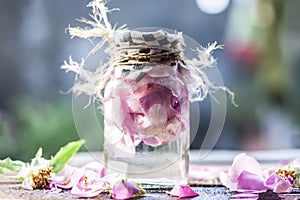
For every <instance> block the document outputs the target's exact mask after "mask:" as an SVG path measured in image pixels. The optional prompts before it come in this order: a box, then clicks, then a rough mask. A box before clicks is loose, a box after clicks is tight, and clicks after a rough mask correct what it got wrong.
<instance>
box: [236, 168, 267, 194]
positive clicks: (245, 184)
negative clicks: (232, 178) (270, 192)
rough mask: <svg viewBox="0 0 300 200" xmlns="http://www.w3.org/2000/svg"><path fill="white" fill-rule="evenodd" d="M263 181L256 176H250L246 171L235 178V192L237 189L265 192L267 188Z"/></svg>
mask: <svg viewBox="0 0 300 200" xmlns="http://www.w3.org/2000/svg"><path fill="white" fill-rule="evenodd" d="M264 182H265V179H264V178H262V177H260V176H258V175H257V174H252V173H251V172H248V171H243V172H242V173H241V174H240V176H239V177H238V178H237V187H236V189H237V191H238V190H239V189H243V190H255V191H266V190H267V187H266V186H265V185H264Z"/></svg>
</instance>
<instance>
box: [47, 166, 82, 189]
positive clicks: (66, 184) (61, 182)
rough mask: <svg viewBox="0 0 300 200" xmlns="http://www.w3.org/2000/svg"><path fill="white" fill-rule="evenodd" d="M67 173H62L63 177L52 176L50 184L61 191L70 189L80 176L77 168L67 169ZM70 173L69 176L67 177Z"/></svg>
mask: <svg viewBox="0 0 300 200" xmlns="http://www.w3.org/2000/svg"><path fill="white" fill-rule="evenodd" d="M68 169H69V170H70V171H69V172H66V171H65V172H64V174H66V175H65V176H54V177H53V179H52V183H54V184H55V185H56V186H57V187H59V188H62V189H71V188H72V187H73V185H74V184H75V181H76V180H77V179H78V178H79V176H81V174H82V173H81V170H79V169H78V168H68ZM69 173H70V175H68V174H69Z"/></svg>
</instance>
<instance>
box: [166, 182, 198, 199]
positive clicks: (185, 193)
mask: <svg viewBox="0 0 300 200" xmlns="http://www.w3.org/2000/svg"><path fill="white" fill-rule="evenodd" d="M169 194H170V195H172V196H177V197H179V198H184V197H195V196H198V195H199V194H198V193H196V192H195V191H194V190H193V189H192V188H191V187H190V186H188V185H175V186H174V187H173V189H172V190H171V191H170V192H169Z"/></svg>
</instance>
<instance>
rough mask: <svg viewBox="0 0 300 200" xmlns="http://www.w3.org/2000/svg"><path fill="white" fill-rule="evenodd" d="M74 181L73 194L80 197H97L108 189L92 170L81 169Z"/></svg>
mask: <svg viewBox="0 0 300 200" xmlns="http://www.w3.org/2000/svg"><path fill="white" fill-rule="evenodd" d="M74 181H75V184H74V185H73V187H72V190H71V194H73V195H76V196H79V197H85V198H87V197H95V196H97V195H98V194H100V193H101V192H103V191H105V190H106V188H107V187H108V184H107V183H106V182H105V181H103V180H101V178H100V177H99V174H98V173H95V172H94V171H91V170H85V169H79V170H78V176H76V177H75V180H74Z"/></svg>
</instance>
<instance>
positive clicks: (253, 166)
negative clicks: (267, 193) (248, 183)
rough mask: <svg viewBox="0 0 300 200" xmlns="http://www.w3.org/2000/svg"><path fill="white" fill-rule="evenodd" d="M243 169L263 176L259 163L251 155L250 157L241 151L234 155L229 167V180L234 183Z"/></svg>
mask: <svg viewBox="0 0 300 200" xmlns="http://www.w3.org/2000/svg"><path fill="white" fill-rule="evenodd" d="M243 171H247V172H250V173H252V174H256V175H258V176H259V177H263V171H262V168H261V166H260V164H259V163H258V162H257V161H256V160H255V159H254V158H253V157H250V156H248V155H246V154H245V153H241V154H238V155H237V156H235V158H234V160H233V163H232V166H231V169H230V171H229V173H230V177H231V181H232V182H234V183H236V182H237V178H238V177H239V176H240V174H241V173H242V172H243Z"/></svg>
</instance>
